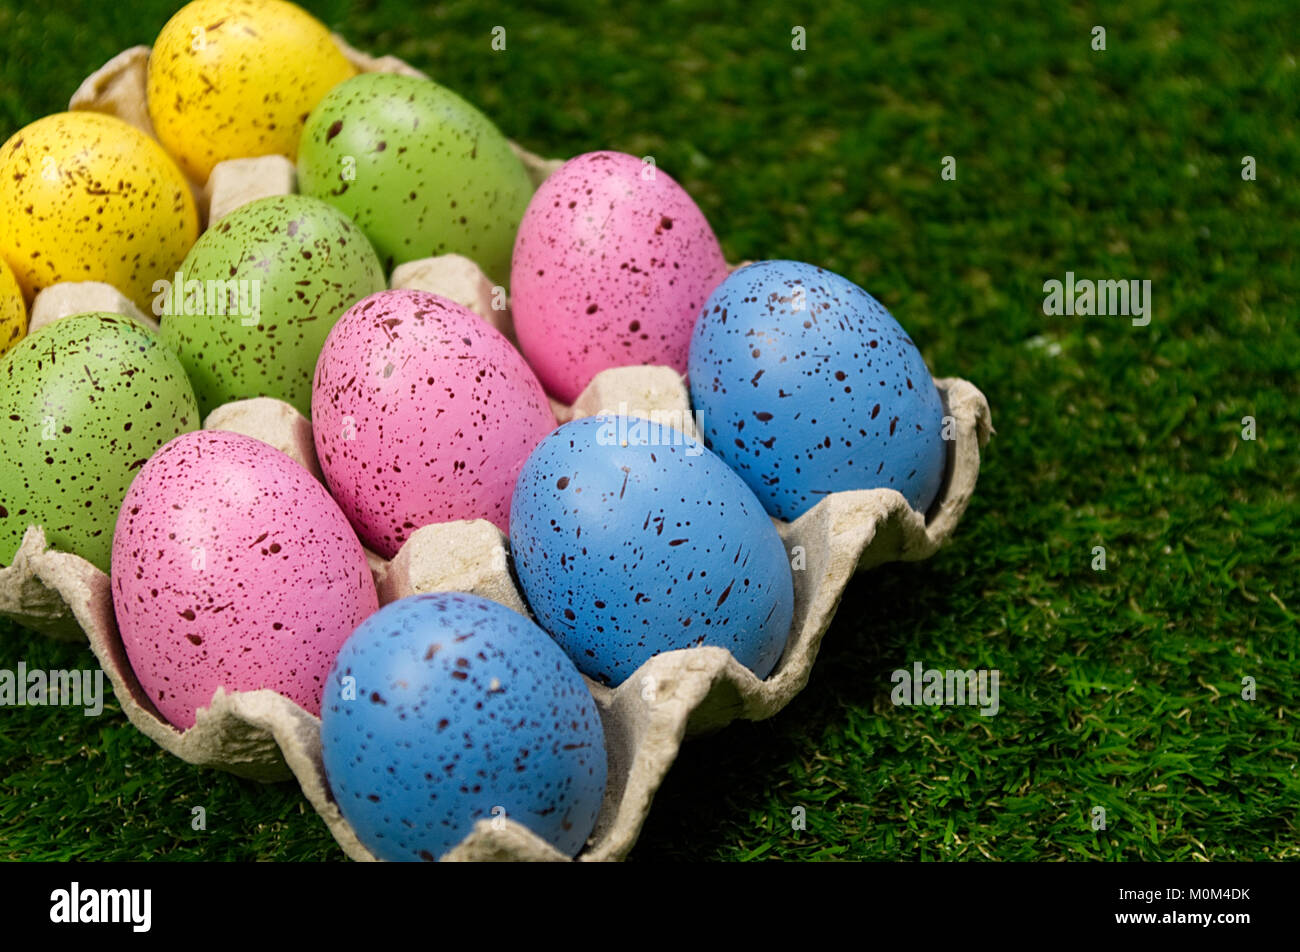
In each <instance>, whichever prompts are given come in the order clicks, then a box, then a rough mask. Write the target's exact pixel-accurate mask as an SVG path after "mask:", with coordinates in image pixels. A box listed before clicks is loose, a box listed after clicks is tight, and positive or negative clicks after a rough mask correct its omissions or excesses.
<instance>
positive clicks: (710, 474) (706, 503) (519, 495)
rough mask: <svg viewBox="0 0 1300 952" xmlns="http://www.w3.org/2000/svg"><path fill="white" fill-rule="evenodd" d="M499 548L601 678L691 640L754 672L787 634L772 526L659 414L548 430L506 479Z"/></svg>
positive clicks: (541, 616) (781, 562)
mask: <svg viewBox="0 0 1300 952" xmlns="http://www.w3.org/2000/svg"><path fill="white" fill-rule="evenodd" d="M510 546H511V549H512V550H513V553H514V559H515V567H516V569H517V570H518V573H519V581H520V584H521V585H522V586H523V590H524V594H525V595H526V596H527V598H528V604H529V605H530V606H531V608H532V610H533V613H534V614H535V615H536V616H537V620H538V622H540V623H541V625H542V627H543V628H545V629H546V630H547V631H549V632H550V633H551V636H552V637H553V638H555V640H556V641H558V642H559V643H560V645H561V647H563V648H564V650H565V651H567V652H568V654H569V657H570V658H572V659H573V660H574V663H576V664H577V665H578V668H579V669H580V670H581V671H582V672H583V673H584V674H586V675H587V676H589V677H591V678H595V679H597V680H599V681H601V682H602V683H604V684H609V685H617V684H621V683H622V682H623V681H624V680H625V679H626V678H627V677H628V676H629V675H630V674H632V672H634V671H635V670H636V669H637V668H638V667H640V666H641V664H642V663H644V662H645V661H646V660H648V659H649V658H651V657H653V656H654V655H656V654H659V653H661V652H664V651H673V650H675V649H677V648H694V647H697V646H699V645H715V646H717V647H720V648H726V649H727V650H728V651H730V652H731V653H732V654H733V655H734V656H735V658H736V660H737V661H739V662H740V663H741V664H743V665H745V667H747V668H749V669H750V670H751V671H753V672H754V673H755V674H756V675H758V676H759V677H760V678H765V677H767V675H768V674H769V673H771V671H772V669H773V668H774V667H775V666H776V662H777V660H778V659H779V658H780V657H781V652H782V650H783V649H784V647H785V641H786V637H787V635H789V633H790V624H791V620H792V617H793V614H794V583H793V579H792V578H791V575H790V563H789V561H788V560H787V557H786V552H785V546H784V545H783V544H782V542H781V538H780V536H779V535H778V534H777V532H776V528H775V526H773V524H772V521H771V520H770V519H769V518H768V517H767V513H765V512H764V511H763V507H762V505H761V504H760V503H759V501H758V500H757V499H756V498H754V494H753V493H752V492H750V490H749V487H748V486H746V485H745V483H744V482H743V481H742V480H741V479H740V477H738V476H737V475H736V474H735V473H733V472H732V471H731V470H730V469H728V468H727V466H726V464H725V463H723V462H722V460H720V459H718V457H717V456H715V455H714V454H712V453H710V452H709V451H708V450H706V449H705V448H704V446H703V445H701V444H700V443H699V442H697V441H695V440H693V439H690V438H689V437H685V436H683V435H682V434H681V433H680V432H678V431H677V430H674V429H670V428H669V427H667V426H660V425H658V424H656V423H652V422H650V421H646V420H641V419H638V418H635V417H626V416H596V417H587V418H585V419H582V420H575V421H574V422H572V423H566V424H565V425H564V426H562V427H560V428H559V429H557V430H555V431H554V432H552V433H551V434H550V436H548V437H547V438H546V439H544V440H543V441H542V442H541V443H540V444H539V445H538V446H537V448H536V449H535V450H534V451H533V453H532V455H531V456H529V457H528V459H527V461H526V462H525V463H524V468H523V470H522V471H521V472H520V474H519V481H518V482H517V483H516V484H515V494H514V498H513V499H512V501H511V507H510Z"/></svg>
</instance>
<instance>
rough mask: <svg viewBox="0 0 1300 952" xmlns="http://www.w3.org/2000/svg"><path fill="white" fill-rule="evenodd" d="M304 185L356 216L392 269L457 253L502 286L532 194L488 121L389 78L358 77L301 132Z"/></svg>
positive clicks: (420, 84) (429, 90) (439, 94)
mask: <svg viewBox="0 0 1300 952" xmlns="http://www.w3.org/2000/svg"><path fill="white" fill-rule="evenodd" d="M298 186H299V189H300V191H302V193H303V194H304V195H315V196H316V197H317V198H323V199H325V200H326V201H328V202H330V203H331V204H333V205H334V206H335V207H337V208H339V209H341V210H342V211H343V212H344V213H346V214H347V215H350V216H351V217H352V218H353V220H355V221H356V223H357V224H358V225H360V226H361V228H362V230H364V231H365V233H366V235H367V236H369V238H370V240H371V242H372V243H373V244H374V246H375V250H376V251H378V252H379V257H380V258H381V259H383V261H384V263H385V266H386V267H387V268H388V270H390V271H391V270H392V269H393V268H394V267H395V266H396V265H399V264H402V263H403V262H406V261H413V260H416V259H418V258H428V257H431V256H433V255H442V254H452V253H454V254H459V255H464V256H465V257H466V258H470V259H471V260H473V261H475V262H477V264H478V266H479V267H480V268H482V269H483V271H484V272H485V273H486V274H487V275H489V276H490V277H491V278H492V279H493V280H495V281H500V282H504V281H505V280H506V279H507V278H508V277H509V271H510V248H511V245H512V243H513V242H514V238H515V229H516V228H517V227H518V226H519V219H520V218H521V217H522V216H523V214H524V208H526V207H527V205H528V199H529V197H530V196H531V195H532V194H533V185H532V180H531V179H529V177H528V173H527V171H526V170H525V169H524V167H523V165H522V163H521V162H520V161H519V159H518V157H516V156H515V154H514V151H513V150H512V149H511V148H510V143H509V142H508V141H507V140H506V138H505V136H503V135H502V134H501V133H500V132H499V131H498V130H497V128H496V127H495V126H494V125H492V123H491V121H489V120H488V118H487V117H486V116H484V115H483V114H482V113H481V112H479V111H478V110H477V109H475V108H474V107H473V106H471V105H470V104H469V103H467V102H466V101H465V100H463V99H461V98H460V97H459V96H457V95H456V94H455V93H453V92H452V91H451V90H449V89H445V88H444V87H442V86H439V85H438V84H437V83H434V82H432V81H430V80H427V79H419V78H416V77H412V76H398V75H396V74H393V73H366V74H363V75H361V76H357V77H356V78H355V79H350V80H348V81H347V82H345V83H341V84H340V85H338V86H336V87H335V88H334V89H333V90H331V91H330V93H329V95H327V96H326V97H325V98H324V99H322V100H321V102H320V105H319V106H317V107H316V108H315V109H314V110H313V111H312V114H311V117H310V118H309V119H308V120H307V127H306V129H305V130H304V131H303V139H302V147H301V149H300V151H299V153H298Z"/></svg>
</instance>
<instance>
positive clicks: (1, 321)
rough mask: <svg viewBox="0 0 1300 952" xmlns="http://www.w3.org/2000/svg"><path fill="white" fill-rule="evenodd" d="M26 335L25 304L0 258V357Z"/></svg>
mask: <svg viewBox="0 0 1300 952" xmlns="http://www.w3.org/2000/svg"><path fill="white" fill-rule="evenodd" d="M26 333H27V302H26V301H24V300H23V289H22V288H20V287H19V286H18V279H17V278H15V277H14V273H13V271H11V270H10V268H9V265H7V264H6V263H5V261H4V259H3V258H0V357H2V356H4V352H5V351H7V350H8V349H9V348H10V347H12V346H13V345H14V344H16V343H18V342H19V341H20V340H22V339H23V335H24V334H26Z"/></svg>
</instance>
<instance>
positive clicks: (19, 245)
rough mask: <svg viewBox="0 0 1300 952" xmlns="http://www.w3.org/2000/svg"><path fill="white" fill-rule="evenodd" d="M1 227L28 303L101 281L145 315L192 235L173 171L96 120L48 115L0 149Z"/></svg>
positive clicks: (135, 133) (195, 227) (115, 124)
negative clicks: (53, 288)
mask: <svg viewBox="0 0 1300 952" xmlns="http://www.w3.org/2000/svg"><path fill="white" fill-rule="evenodd" d="M0 222H2V223H3V227H0V255H2V256H3V257H4V258H5V259H6V260H7V261H8V262H9V265H10V267H12V268H13V269H14V275H15V276H16V277H17V278H18V283H19V285H20V286H21V287H22V289H23V293H24V294H25V295H26V296H27V299H28V300H31V298H32V297H33V296H34V295H35V294H36V292H38V291H40V290H41V289H42V288H47V287H49V286H50V285H51V284H57V283H58V282H60V281H103V282H105V283H107V284H111V285H113V286H114V287H115V288H117V289H118V290H119V291H121V292H122V293H123V294H125V295H126V296H127V297H128V298H130V299H131V300H132V301H134V302H135V303H136V305H137V306H138V307H140V308H141V309H143V310H144V311H146V312H148V310H149V309H150V302H151V301H152V300H153V297H154V294H153V291H152V288H153V284H154V282H155V281H157V280H160V279H162V278H170V277H171V276H172V274H173V273H174V272H175V270H176V266H177V265H178V264H180V263H181V261H183V260H184V258H185V255H186V253H187V252H188V251H189V250H190V246H191V245H192V244H194V240H195V239H196V238H197V237H198V235H199V216H198V210H197V209H196V208H195V205H194V195H193V193H192V192H191V191H190V186H189V183H188V182H186V181H185V177H184V176H183V175H181V171H180V169H178V168H177V167H176V163H175V162H173V161H172V160H171V159H170V158H168V156H167V153H165V152H164V151H163V150H162V148H161V147H159V145H158V143H157V142H155V141H154V140H153V139H151V138H149V137H148V136H147V135H145V134H144V133H143V132H141V131H140V130H139V129H137V128H135V127H134V126H132V125H129V124H127V123H125V122H123V121H122V120H121V119H118V118H115V117H113V116H105V115H101V114H99V113H95V112H61V113H56V114H55V115H53V116H46V117H45V118H44V119H38V120H37V121H36V122H33V123H32V124H31V125H29V126H26V127H25V128H23V129H21V130H20V131H19V132H17V133H15V135H14V136H13V137H12V138H11V139H10V140H9V141H8V142H6V143H5V144H4V145H3V146H0Z"/></svg>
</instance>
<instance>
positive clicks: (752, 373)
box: [690, 261, 947, 520]
mask: <svg viewBox="0 0 1300 952" xmlns="http://www.w3.org/2000/svg"><path fill="white" fill-rule="evenodd" d="M690 385H691V400H692V402H693V403H694V405H695V410H696V412H697V413H698V414H700V415H701V417H702V418H703V421H704V434H705V443H706V444H707V445H708V446H709V447H710V448H711V449H713V450H714V452H716V453H717V454H718V455H719V456H721V457H722V458H723V459H724V460H726V462H727V463H728V465H730V466H731V467H732V468H733V469H734V470H736V472H738V473H739V474H740V475H741V477H742V478H743V479H744V480H745V482H747V483H748V484H749V486H750V488H751V489H753V490H754V492H755V493H756V494H757V496H758V498H759V499H761V500H762V501H763V505H764V506H766V507H767V511H768V512H770V513H771V514H772V515H774V516H777V517H778V518H781V519H786V520H790V519H795V518H797V517H798V516H800V515H802V514H803V513H805V512H806V511H808V510H809V509H811V508H812V507H813V506H814V505H816V504H817V503H818V502H820V501H821V500H822V499H824V498H825V497H826V496H827V495H828V494H830V493H834V492H843V491H845V490H850V489H878V488H885V489H896V490H898V492H900V493H902V494H903V496H904V498H906V499H907V502H908V504H909V505H910V506H911V507H912V508H913V509H915V510H917V511H918V512H925V511H926V510H927V509H929V507H930V504H931V503H932V502H933V501H934V498H935V496H936V495H937V494H938V491H939V486H940V484H941V483H942V482H943V474H944V465H945V462H946V459H947V456H946V451H945V444H944V440H943V437H942V426H943V401H942V400H941V399H940V397H939V392H938V390H936V389H935V386H934V380H933V379H932V378H931V377H930V371H929V370H927V369H926V366H925V360H924V358H922V356H921V352H920V351H919V350H917V348H916V345H915V344H914V343H912V339H911V338H910V337H908V336H907V333H906V332H905V331H904V330H903V328H902V327H900V326H899V324H898V322H897V321H896V320H894V318H893V317H892V316H890V314H889V312H888V311H886V310H885V309H884V307H882V306H881V304H880V302H879V301H877V300H876V299H875V298H873V297H872V296H871V295H870V294H868V293H867V292H866V291H864V290H862V288H860V287H858V286H857V285H856V284H854V283H853V282H851V281H849V280H847V279H845V278H842V277H840V276H839V275H838V274H834V273H833V272H830V271H826V270H824V269H822V268H818V267H815V266H814V265H810V264H803V263H801V262H798V261H760V262H758V263H756V264H752V265H749V266H747V267H744V268H741V269H740V270H738V271H736V272H734V273H733V274H732V275H731V276H730V277H728V278H727V280H726V281H724V282H723V283H722V285H721V286H720V287H719V288H718V289H717V290H716V291H714V292H713V294H712V295H711V296H710V297H709V300H708V302H707V303H706V304H705V306H704V308H703V310H702V312H701V314H700V318H699V322H698V323H697V324H696V326H695V334H694V337H693V339H692V341H691V361H690Z"/></svg>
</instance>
